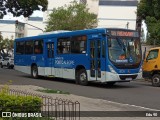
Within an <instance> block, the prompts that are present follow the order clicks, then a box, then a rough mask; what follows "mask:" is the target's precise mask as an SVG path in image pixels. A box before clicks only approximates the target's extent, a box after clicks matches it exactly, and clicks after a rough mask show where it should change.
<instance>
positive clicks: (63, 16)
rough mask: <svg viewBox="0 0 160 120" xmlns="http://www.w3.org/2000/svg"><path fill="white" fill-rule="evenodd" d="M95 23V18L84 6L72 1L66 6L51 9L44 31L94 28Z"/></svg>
mask: <svg viewBox="0 0 160 120" xmlns="http://www.w3.org/2000/svg"><path fill="white" fill-rule="evenodd" d="M96 23H97V16H96V15H95V14H93V13H90V12H89V9H88V8H87V7H86V5H85V4H81V3H80V4H79V3H77V2H76V1H73V2H72V3H71V4H70V5H68V6H66V5H65V6H64V7H59V8H57V9H53V11H52V13H51V14H50V15H49V19H48V21H47V26H46V31H47V32H49V31H54V30H81V29H87V28H94V27H95V25H96Z"/></svg>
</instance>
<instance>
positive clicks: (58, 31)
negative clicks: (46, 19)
mask: <svg viewBox="0 0 160 120" xmlns="http://www.w3.org/2000/svg"><path fill="white" fill-rule="evenodd" d="M64 32H71V31H69V30H56V31H51V32H45V33H41V34H39V35H48V34H55V33H64Z"/></svg>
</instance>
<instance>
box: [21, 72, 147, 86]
mask: <svg viewBox="0 0 160 120" xmlns="http://www.w3.org/2000/svg"><path fill="white" fill-rule="evenodd" d="M20 76H21V77H25V78H30V79H32V80H38V81H53V82H58V83H65V84H74V85H76V84H75V81H74V80H70V79H63V78H54V77H43V76H40V77H39V78H38V79H33V78H32V77H31V76H28V75H20ZM144 85H147V84H145V83H144ZM77 86H80V85H77ZM148 86H149V85H148ZM84 87H85V86H84ZM86 87H97V88H105V89H106V88H107V89H126V88H137V87H140V86H138V85H135V83H132V82H123V83H122V82H121V83H118V82H117V83H116V84H115V85H113V86H110V85H108V84H107V83H99V82H90V83H89V85H88V86H86Z"/></svg>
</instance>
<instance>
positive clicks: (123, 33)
mask: <svg viewBox="0 0 160 120" xmlns="http://www.w3.org/2000/svg"><path fill="white" fill-rule="evenodd" d="M110 34H111V35H112V36H123V37H139V35H138V32H136V31H121V30H110Z"/></svg>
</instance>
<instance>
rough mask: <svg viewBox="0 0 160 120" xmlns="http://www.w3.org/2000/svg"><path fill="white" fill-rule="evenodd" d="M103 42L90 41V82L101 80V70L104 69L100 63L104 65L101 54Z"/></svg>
mask: <svg viewBox="0 0 160 120" xmlns="http://www.w3.org/2000/svg"><path fill="white" fill-rule="evenodd" d="M102 49H104V48H103V41H100V40H90V80H102V77H104V76H102V75H103V74H102V69H104V68H105V66H104V65H102V62H104V63H105V60H104V59H103V54H102Z"/></svg>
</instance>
